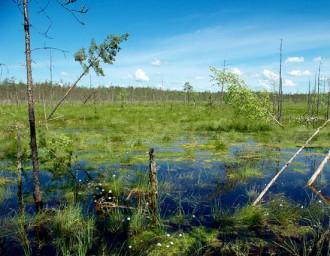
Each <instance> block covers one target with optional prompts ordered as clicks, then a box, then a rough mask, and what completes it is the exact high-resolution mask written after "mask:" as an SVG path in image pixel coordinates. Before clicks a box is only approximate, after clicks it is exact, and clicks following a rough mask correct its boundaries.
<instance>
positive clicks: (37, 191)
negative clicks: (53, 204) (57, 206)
mask: <svg viewBox="0 0 330 256" xmlns="http://www.w3.org/2000/svg"><path fill="white" fill-rule="evenodd" d="M28 5H29V2H28V0H23V14H24V33H25V57H26V76H27V97H28V115H29V125H30V148H31V156H32V170H33V186H34V190H33V197H34V203H35V206H36V210H37V211H40V210H41V209H42V195H41V186H40V179H39V160H38V146H37V135H36V120H35V114H34V100H33V81H32V67H31V47H30V22H29V14H28Z"/></svg>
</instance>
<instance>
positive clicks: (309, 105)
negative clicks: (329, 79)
mask: <svg viewBox="0 0 330 256" xmlns="http://www.w3.org/2000/svg"><path fill="white" fill-rule="evenodd" d="M310 113H311V80H309V82H308V96H307V114H308V115H310Z"/></svg>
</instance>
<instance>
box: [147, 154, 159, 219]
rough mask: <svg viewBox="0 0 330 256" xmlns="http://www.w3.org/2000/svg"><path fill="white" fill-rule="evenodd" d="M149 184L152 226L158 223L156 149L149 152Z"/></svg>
mask: <svg viewBox="0 0 330 256" xmlns="http://www.w3.org/2000/svg"><path fill="white" fill-rule="evenodd" d="M149 184H150V202H149V210H150V214H151V221H152V224H156V223H157V214H158V211H157V208H158V205H157V199H158V184H157V167H156V161H155V155H154V149H153V148H151V149H150V151H149Z"/></svg>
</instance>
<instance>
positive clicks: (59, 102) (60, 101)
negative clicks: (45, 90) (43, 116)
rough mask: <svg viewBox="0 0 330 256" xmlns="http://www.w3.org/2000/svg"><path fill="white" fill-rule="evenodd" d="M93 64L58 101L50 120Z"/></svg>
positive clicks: (49, 116)
mask: <svg viewBox="0 0 330 256" xmlns="http://www.w3.org/2000/svg"><path fill="white" fill-rule="evenodd" d="M91 66H92V64H90V65H89V66H88V67H87V68H86V69H85V71H84V72H82V73H81V75H80V76H79V77H78V79H77V80H76V81H75V82H74V84H73V85H71V86H70V87H69V89H68V90H67V91H66V92H65V94H64V96H63V97H62V98H61V99H60V100H59V101H58V102H57V104H56V105H55V107H54V108H53V109H52V111H51V112H50V114H49V115H48V117H47V120H49V119H50V118H51V117H52V116H53V115H54V114H55V112H56V110H57V109H58V108H59V106H61V104H62V103H63V101H64V100H65V99H66V97H67V96H68V95H69V94H70V92H71V91H72V89H73V88H74V87H76V85H77V84H78V82H79V81H80V80H81V78H83V77H84V76H85V75H86V74H87V73H88V72H89V69H90V67H91Z"/></svg>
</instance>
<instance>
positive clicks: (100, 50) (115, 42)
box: [47, 33, 128, 120]
mask: <svg viewBox="0 0 330 256" xmlns="http://www.w3.org/2000/svg"><path fill="white" fill-rule="evenodd" d="M127 38H128V34H127V33H125V34H123V35H121V36H116V35H108V36H107V38H106V39H105V40H104V41H103V43H102V44H99V45H97V44H96V42H95V40H94V39H93V40H92V42H91V45H90V47H89V49H88V52H87V53H86V50H85V48H81V49H80V50H79V51H78V52H76V54H75V55H74V59H75V61H78V62H79V63H80V65H81V66H82V68H83V72H82V73H81V75H80V76H79V77H78V78H77V80H76V81H75V82H74V83H73V85H71V86H70V87H69V89H68V90H67V91H66V93H65V94H64V96H63V97H62V98H61V99H60V100H59V101H58V103H57V104H56V105H55V107H54V108H53V110H52V111H51V112H50V114H49V115H48V117H47V119H48V120H49V119H50V118H51V117H52V116H53V115H54V113H55V112H56V110H57V109H58V108H59V106H60V105H61V104H62V103H63V101H64V100H65V99H66V97H67V96H68V95H69V94H70V92H71V91H72V89H73V88H74V87H75V86H76V85H77V84H78V83H79V81H80V80H81V79H82V78H83V77H84V76H85V75H87V74H88V72H89V71H90V69H91V68H92V69H93V70H94V71H95V73H96V75H101V76H104V71H103V69H102V67H101V66H100V62H101V61H102V62H103V63H106V64H113V63H114V61H115V60H116V56H117V53H118V52H119V51H120V50H121V48H120V44H121V42H123V41H126V40H127Z"/></svg>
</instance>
